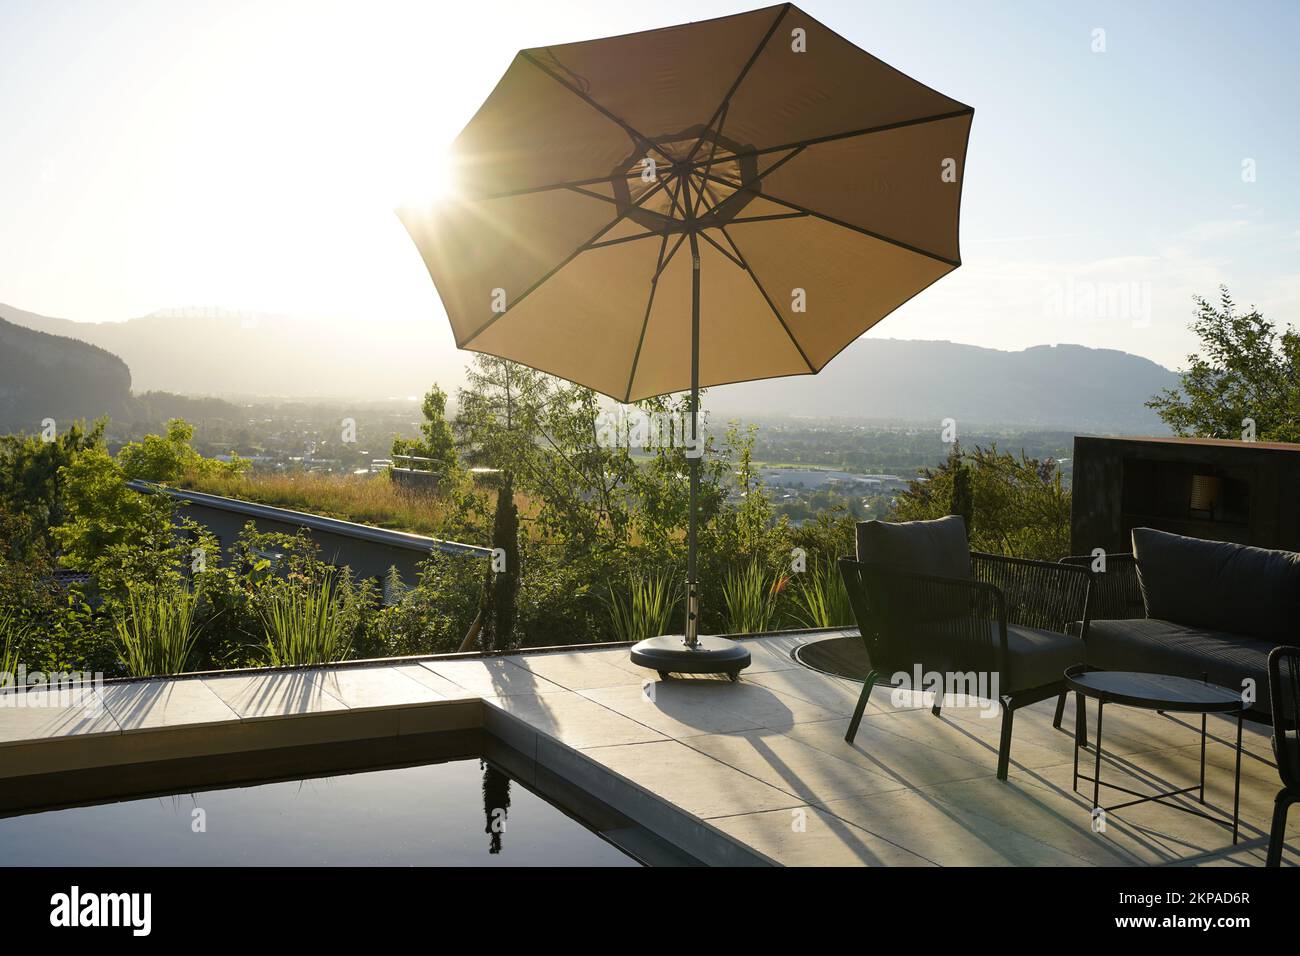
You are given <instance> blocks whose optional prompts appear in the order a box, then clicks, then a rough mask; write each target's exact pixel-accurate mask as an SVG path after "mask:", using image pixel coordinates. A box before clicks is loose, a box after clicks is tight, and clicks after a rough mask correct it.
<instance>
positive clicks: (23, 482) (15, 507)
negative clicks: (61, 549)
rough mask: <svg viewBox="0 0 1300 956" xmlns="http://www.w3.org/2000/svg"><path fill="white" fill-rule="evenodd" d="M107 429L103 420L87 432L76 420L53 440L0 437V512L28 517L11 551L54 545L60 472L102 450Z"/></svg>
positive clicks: (60, 511) (60, 507)
mask: <svg viewBox="0 0 1300 956" xmlns="http://www.w3.org/2000/svg"><path fill="white" fill-rule="evenodd" d="M106 425H107V419H101V420H99V421H97V422H96V423H95V424H94V426H93V427H91V428H90V429H87V428H86V427H85V426H84V425H83V424H82V423H81V422H76V423H74V424H73V425H72V426H71V427H69V428H68V429H67V430H66V431H64V432H62V433H61V434H58V435H57V436H56V437H55V438H54V439H53V440H52V441H45V440H43V439H42V438H40V437H39V436H36V435H21V434H19V435H3V436H0V508H2V509H3V510H4V511H5V512H6V513H7V514H9V515H11V516H14V517H17V516H25V517H26V519H27V520H26V521H25V522H24V524H23V526H22V527H23V529H24V536H23V537H22V539H21V540H20V539H18V538H17V537H16V536H15V537H14V538H13V539H12V540H11V541H10V546H11V547H13V548H15V549H19V548H23V549H26V548H29V547H34V546H36V545H37V544H38V543H39V544H41V545H44V546H45V547H47V548H48V547H52V546H53V544H54V534H53V529H54V528H55V527H57V526H58V525H60V524H62V523H63V521H64V519H65V517H66V515H65V503H64V481H65V475H64V473H65V469H66V468H67V467H68V466H70V465H71V464H72V463H73V462H74V461H76V459H77V458H78V456H80V455H81V454H82V453H83V452H85V451H87V450H89V449H94V448H102V446H103V443H104V428H105V426H106Z"/></svg>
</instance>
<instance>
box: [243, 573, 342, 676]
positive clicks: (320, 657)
mask: <svg viewBox="0 0 1300 956" xmlns="http://www.w3.org/2000/svg"><path fill="white" fill-rule="evenodd" d="M344 603H345V602H344V601H343V600H342V599H341V597H340V594H339V588H338V585H337V582H336V581H335V575H334V574H333V573H331V572H327V573H325V574H324V575H322V576H321V577H320V578H319V579H318V580H315V581H308V582H305V583H302V584H296V585H295V584H291V585H289V586H287V587H279V588H274V589H273V590H272V591H271V593H270V597H269V599H268V600H267V601H266V604H265V607H264V608H263V611H262V621H263V624H264V625H265V627H266V652H267V655H268V657H269V658H270V663H271V664H272V665H273V666H284V665H293V664H328V663H331V662H333V661H341V660H344V659H345V658H346V657H347V656H348V653H349V652H350V651H351V649H352V636H353V635H352V632H351V631H350V629H349V628H348V626H347V621H346V620H345V607H344Z"/></svg>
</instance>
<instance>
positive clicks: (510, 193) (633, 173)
mask: <svg viewBox="0 0 1300 956" xmlns="http://www.w3.org/2000/svg"><path fill="white" fill-rule="evenodd" d="M641 175H642V173H641V170H639V169H629V170H628V171H627V172H624V173H620V174H618V175H614V176H594V177H592V178H591V179H573V180H569V181H568V182H563V183H548V184H546V185H545V186H525V187H524V188H522V189H507V190H506V191H505V192H500V193H488V194H487V195H484V196H475V197H472V201H474V202H487V201H489V200H492V199H514V198H515V197H516V196H529V195H532V194H533V193H545V192H550V191H551V190H552V189H576V188H577V187H580V186H595V185H596V184H597V183H612V182H613V181H614V180H616V179H639V178H640V177H641ZM600 198H602V199H609V197H608V196H601V197H600Z"/></svg>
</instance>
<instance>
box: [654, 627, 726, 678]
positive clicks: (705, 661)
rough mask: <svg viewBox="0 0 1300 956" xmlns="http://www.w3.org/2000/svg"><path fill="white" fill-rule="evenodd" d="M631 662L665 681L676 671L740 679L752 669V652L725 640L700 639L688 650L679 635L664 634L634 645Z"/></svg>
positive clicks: (717, 638)
mask: <svg viewBox="0 0 1300 956" xmlns="http://www.w3.org/2000/svg"><path fill="white" fill-rule="evenodd" d="M632 663H633V664H638V665H640V666H641V667H648V668H650V669H651V670H655V671H658V672H659V676H660V677H662V678H665V679H666V678H667V677H668V675H669V674H671V673H674V672H675V673H678V674H726V675H727V676H728V677H730V678H731V679H732V680H739V679H740V672H741V671H742V670H744V669H745V668H746V667H748V666H749V651H747V650H745V648H743V647H741V646H740V645H739V644H737V643H736V642H735V641H729V640H727V639H726V638H725V637H706V636H701V637H700V638H699V639H698V641H697V643H696V644H695V646H694V647H688V646H687V645H686V644H685V642H684V639H683V638H682V636H681V635H680V634H664V635H661V636H660V637H651V638H648V639H646V640H644V641H642V642H641V643H639V644H636V645H635V646H633V648H632Z"/></svg>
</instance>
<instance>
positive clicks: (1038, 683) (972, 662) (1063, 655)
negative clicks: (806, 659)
mask: <svg viewBox="0 0 1300 956" xmlns="http://www.w3.org/2000/svg"><path fill="white" fill-rule="evenodd" d="M858 531H859V534H858V558H857V559H854V558H842V559H841V560H840V573H841V574H842V576H843V578H844V583H845V587H846V588H847V590H848V593H849V598H850V602H851V604H852V606H853V612H854V616H855V617H856V619H857V621H858V626H859V630H860V632H861V635H862V640H863V642H864V643H865V646H866V650H867V654H868V656H869V657H870V661H871V671H870V672H869V673H868V675H867V677H866V680H865V682H864V684H863V688H862V693H861V695H860V696H859V698H858V702H857V706H856V707H855V709H854V712H853V718H852V720H851V721H850V723H849V729H848V733H847V734H846V736H845V740H846V741H848V742H850V743H852V742H853V739H854V737H855V736H856V734H857V731H858V727H859V725H860V724H861V722H862V716H863V713H864V711H865V709H866V705H867V700H868V698H869V697H870V695H871V690H872V688H873V687H874V686H875V684H876V683H877V681H880V680H882V679H883V680H885V681H888V680H890V678H891V676H892V675H896V674H900V673H901V674H906V675H908V679H909V680H912V679H913V675H916V674H918V673H919V674H921V675H926V676H924V677H923V679H925V680H930V677H929V676H928V675H933V674H936V673H937V674H938V675H941V677H942V682H943V688H942V689H943V690H945V691H949V692H959V693H967V694H969V695H972V696H976V697H980V698H981V699H986V698H991V699H995V700H996V701H997V702H998V704H999V705H1000V707H1001V711H1002V736H1001V742H1000V746H999V750H998V778H999V779H1001V780H1005V779H1006V777H1007V767H1008V763H1009V760H1010V752H1011V730H1012V721H1013V714H1014V712H1015V711H1016V710H1017V709H1018V708H1020V707H1024V706H1026V705H1029V704H1033V703H1037V702H1038V701H1041V700H1046V699H1048V698H1050V697H1054V696H1058V695H1060V694H1061V692H1062V690H1063V688H1064V686H1065V685H1064V672H1065V669H1066V668H1067V667H1070V666H1072V665H1074V664H1077V663H1080V662H1082V661H1083V659H1084V653H1083V644H1082V641H1081V639H1080V636H1079V635H1074V634H1070V633H1067V631H1068V629H1069V628H1070V626H1071V625H1072V624H1074V623H1075V622H1080V624H1081V628H1080V632H1081V633H1082V631H1084V630H1086V628H1087V621H1088V610H1089V605H1088V601H1089V594H1090V588H1091V576H1090V574H1089V572H1088V570H1087V569H1086V568H1082V567H1077V566H1074V565H1069V564H1060V563H1050V562H1045V561H1031V560H1026V559H1023V558H1010V557H1003V556H1000V555H992V554H984V553H981V552H971V551H969V550H967V548H966V531H965V525H964V523H963V522H962V520H961V518H959V517H956V516H949V517H948V518H942V519H939V520H938V521H917V522H900V523H894V524H885V523H884V522H864V523H863V524H861V525H859V526H858ZM972 682H974V685H975V686H974V687H972ZM913 689H914V690H922V689H927V690H928V689H930V688H929V687H914V688H913ZM942 701H943V696H942V692H941V693H937V694H936V695H935V701H934V705H933V707H932V710H933V712H934V713H935V714H936V715H937V714H938V713H939V712H940V708H941V705H942ZM1060 719H1061V713H1060V708H1059V707H1058V712H1057V715H1056V726H1058V727H1059V726H1060Z"/></svg>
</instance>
